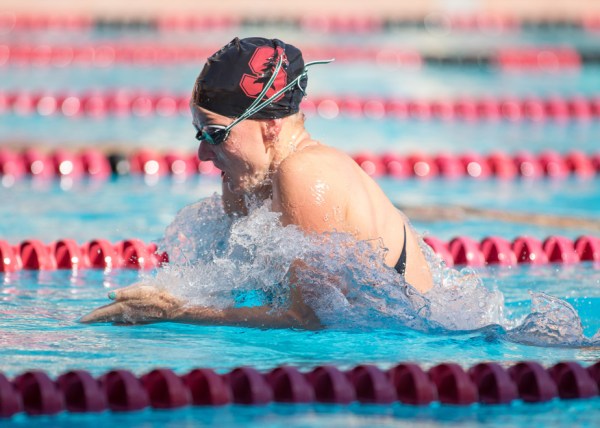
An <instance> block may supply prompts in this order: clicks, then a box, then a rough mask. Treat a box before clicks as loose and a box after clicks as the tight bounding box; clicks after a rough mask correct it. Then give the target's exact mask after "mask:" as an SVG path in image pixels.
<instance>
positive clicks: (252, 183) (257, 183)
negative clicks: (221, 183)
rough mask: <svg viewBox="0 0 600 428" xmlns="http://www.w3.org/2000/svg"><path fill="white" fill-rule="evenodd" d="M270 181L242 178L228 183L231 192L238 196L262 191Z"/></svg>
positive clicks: (263, 178) (261, 178) (258, 178)
mask: <svg viewBox="0 0 600 428" xmlns="http://www.w3.org/2000/svg"><path fill="white" fill-rule="evenodd" d="M267 181H268V180H266V179H265V177H262V176H261V177H254V176H253V177H240V178H239V179H237V180H234V181H228V182H227V187H229V191H230V192H231V193H234V194H236V195H240V196H241V195H251V194H254V193H257V192H258V191H259V190H261V189H262V188H263V187H264V186H265V184H266V183H267Z"/></svg>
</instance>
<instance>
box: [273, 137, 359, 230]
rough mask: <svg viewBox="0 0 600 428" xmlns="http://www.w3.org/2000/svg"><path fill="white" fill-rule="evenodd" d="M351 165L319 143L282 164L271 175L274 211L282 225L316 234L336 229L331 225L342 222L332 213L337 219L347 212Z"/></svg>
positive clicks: (333, 150) (346, 158)
mask: <svg viewBox="0 0 600 428" xmlns="http://www.w3.org/2000/svg"><path fill="white" fill-rule="evenodd" d="M351 162H353V160H352V159H351V158H349V157H348V156H346V155H345V154H343V153H341V152H338V151H337V150H335V149H332V148H329V147H326V146H322V145H318V144H315V145H312V146H309V147H304V148H301V149H300V150H298V151H297V152H295V153H293V154H291V155H289V156H288V157H287V158H286V159H285V160H284V161H282V163H281V164H280V165H279V168H278V169H277V172H276V173H275V174H274V175H273V209H274V210H276V211H279V212H281V213H282V215H283V217H282V222H283V223H284V224H290V223H292V224H296V225H298V226H300V227H302V228H303V229H305V230H312V231H317V232H322V231H325V230H331V229H332V228H335V227H338V226H337V225H336V224H333V222H334V220H335V221H338V220H341V219H337V220H336V215H334V214H335V213H338V214H337V217H339V216H340V215H339V213H344V212H345V210H346V206H347V202H348V200H349V195H350V193H351V189H352V181H353V180H352V179H351V178H349V177H350V175H351V174H352V173H351V168H352V167H351V166H350V165H351ZM345 170H347V171H348V172H344V171H345ZM342 217H343V216H342Z"/></svg>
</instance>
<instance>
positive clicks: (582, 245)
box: [0, 235, 600, 272]
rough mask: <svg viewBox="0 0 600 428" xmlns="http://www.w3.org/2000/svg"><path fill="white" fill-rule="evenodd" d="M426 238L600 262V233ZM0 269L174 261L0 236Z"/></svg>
mask: <svg viewBox="0 0 600 428" xmlns="http://www.w3.org/2000/svg"><path fill="white" fill-rule="evenodd" d="M425 242H426V243H427V244H428V245H429V246H430V247H431V248H432V249H433V251H434V252H435V253H436V254H438V255H439V256H440V257H441V258H442V259H443V260H444V261H445V262H446V264H447V265H448V266H454V265H466V266H474V267H478V266H485V265H501V266H514V265H516V264H534V265H539V264H548V263H561V264H574V263H579V262H586V261H591V262H600V237H595V236H590V235H584V236H580V237H578V238H577V239H576V240H575V241H572V240H570V239H568V238H566V237H564V236H549V237H548V238H546V239H545V240H543V241H540V240H538V239H536V238H532V237H528V236H519V237H517V238H515V239H514V240H513V241H512V242H510V241H508V240H506V239H504V238H500V237H498V236H490V237H486V238H483V239H482V240H481V241H480V242H477V241H475V240H474V239H472V238H469V237H466V236H459V237H456V238H454V239H452V240H450V241H449V242H445V241H443V240H441V239H438V238H436V237H432V236H427V237H425ZM0 260H1V261H2V263H1V264H0V272H15V271H18V270H21V269H25V270H55V269H73V270H77V269H86V268H94V269H116V268H122V269H152V268H155V267H157V266H160V265H161V264H162V263H166V262H168V261H169V257H168V255H167V254H166V253H157V249H156V245H155V244H149V245H148V244H145V243H143V242H142V241H140V240H139V239H127V240H124V241H120V242H118V243H116V244H112V243H110V242H108V241H107V240H105V239H95V240H92V241H89V242H86V243H84V244H83V245H78V244H77V243H76V242H75V241H74V240H72V239H61V240H59V241H55V242H52V243H51V244H49V245H46V244H44V243H42V242H41V241H39V240H36V239H30V240H26V241H23V242H21V243H19V244H17V245H11V244H10V243H8V242H7V241H2V240H0Z"/></svg>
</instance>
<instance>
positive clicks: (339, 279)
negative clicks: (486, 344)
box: [152, 195, 600, 346]
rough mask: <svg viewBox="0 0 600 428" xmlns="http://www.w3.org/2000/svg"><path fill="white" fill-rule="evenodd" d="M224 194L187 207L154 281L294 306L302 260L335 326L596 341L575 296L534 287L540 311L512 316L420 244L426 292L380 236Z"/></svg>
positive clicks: (492, 291) (200, 293) (211, 301)
mask: <svg viewBox="0 0 600 428" xmlns="http://www.w3.org/2000/svg"><path fill="white" fill-rule="evenodd" d="M221 205H222V204H221V200H220V197H219V196H218V195H214V196H213V197H211V198H207V199H205V200H202V201H200V202H198V203H195V204H193V205H190V206H188V207H185V208H184V209H182V210H181V211H180V213H179V214H178V215H177V217H176V218H175V220H174V221H173V223H172V224H171V225H170V226H169V227H168V228H167V230H166V232H165V237H164V239H163V242H162V243H161V245H160V246H161V249H163V250H166V251H167V252H168V253H169V255H171V262H170V264H169V265H167V266H166V267H164V268H162V269H161V270H160V271H159V272H158V274H157V275H156V277H155V278H154V279H153V280H152V281H154V283H156V284H157V285H158V286H160V287H164V288H166V289H168V290H169V291H170V292H171V293H173V294H174V295H176V296H178V297H180V298H182V299H185V300H186V301H188V302H189V304H190V305H206V306H214V307H219V308H224V307H228V306H232V305H238V306H240V305H257V304H268V305H271V306H272V307H273V311H278V310H282V309H284V308H285V307H286V306H287V304H288V296H289V291H290V289H289V287H290V284H289V281H288V278H287V273H288V269H289V266H290V265H291V263H292V262H294V260H298V259H299V260H302V263H303V268H302V269H299V270H298V273H297V274H298V279H299V281H300V283H302V284H310V287H305V288H304V290H303V297H304V299H305V303H306V304H308V305H309V306H310V307H311V308H312V309H313V310H314V311H315V313H316V314H317V315H318V316H319V318H320V320H321V322H322V323H323V324H324V325H325V326H326V327H327V328H333V329H357V328H359V329H375V328H388V329H389V328H392V329H403V328H407V327H408V328H412V329H417V330H419V331H440V330H441V331H464V330H478V329H482V328H485V327H488V326H499V327H500V328H499V331H500V332H501V334H502V337H503V338H505V339H506V340H509V341H513V342H518V343H523V344H530V345H540V346H592V345H598V344H600V332H598V333H596V335H595V336H594V337H593V338H591V339H590V338H586V337H585V336H584V335H583V328H582V325H581V320H580V318H579V316H578V314H577V312H576V311H575V310H574V309H573V307H572V306H571V305H569V304H568V303H567V302H565V301H563V300H561V299H558V298H556V297H552V296H550V295H547V294H543V293H531V295H532V310H531V313H529V314H527V315H526V316H525V317H520V318H511V317H510V316H509V315H507V314H508V312H509V311H507V309H506V306H505V302H504V295H503V294H502V293H501V292H500V291H499V290H498V289H497V288H496V287H495V286H494V285H493V284H484V283H483V281H482V279H481V277H480V276H479V275H478V274H477V273H476V272H475V271H474V270H472V269H470V268H464V269H461V270H456V269H453V268H448V267H447V266H445V263H444V262H443V261H442V260H441V259H440V258H439V257H438V256H437V255H435V254H434V253H433V251H432V250H431V249H430V248H429V247H428V246H427V245H426V244H425V243H424V242H422V241H421V248H422V249H423V251H424V253H425V256H426V258H427V260H428V262H429V264H430V267H431V271H432V274H433V277H434V287H433V289H432V290H430V291H428V292H427V293H424V294H421V293H419V292H418V291H417V290H416V289H415V288H413V287H412V286H411V285H410V284H407V283H405V282H404V279H403V278H402V277H401V276H399V275H398V274H397V273H396V271H395V270H393V269H392V268H388V267H385V266H383V263H382V260H383V257H384V256H385V253H386V251H387V250H386V249H385V248H384V247H383V245H382V243H381V241H378V240H377V241H361V242H356V241H355V240H354V239H353V237H352V236H350V235H347V234H343V233H329V234H325V235H305V234H304V233H303V232H302V231H301V230H300V229H299V228H297V227H295V226H287V227H282V226H281V224H280V223H279V214H278V213H274V212H272V211H271V210H270V202H266V203H264V204H262V205H261V204H251V207H250V209H249V213H248V216H245V217H239V218H231V217H229V216H227V215H226V214H225V213H224V211H223V208H222V206H221Z"/></svg>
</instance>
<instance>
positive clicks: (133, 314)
mask: <svg viewBox="0 0 600 428" xmlns="http://www.w3.org/2000/svg"><path fill="white" fill-rule="evenodd" d="M108 296H109V298H110V299H112V300H114V303H111V304H110V305H106V306H102V307H100V308H97V309H95V310H93V311H92V312H90V313H89V314H87V315H85V316H84V317H82V318H81V319H80V320H79V321H80V322H83V323H95V322H113V323H117V324H145V323H152V322H159V321H169V320H175V319H176V318H177V317H178V315H179V314H181V312H182V308H183V301H182V300H180V299H177V298H176V297H174V296H172V295H171V294H170V293H168V292H167V291H165V290H161V289H160V288H157V287H154V286H152V285H140V284H134V285H131V286H129V287H125V288H121V289H119V290H115V291H112V292H110V293H109V294H108Z"/></svg>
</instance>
